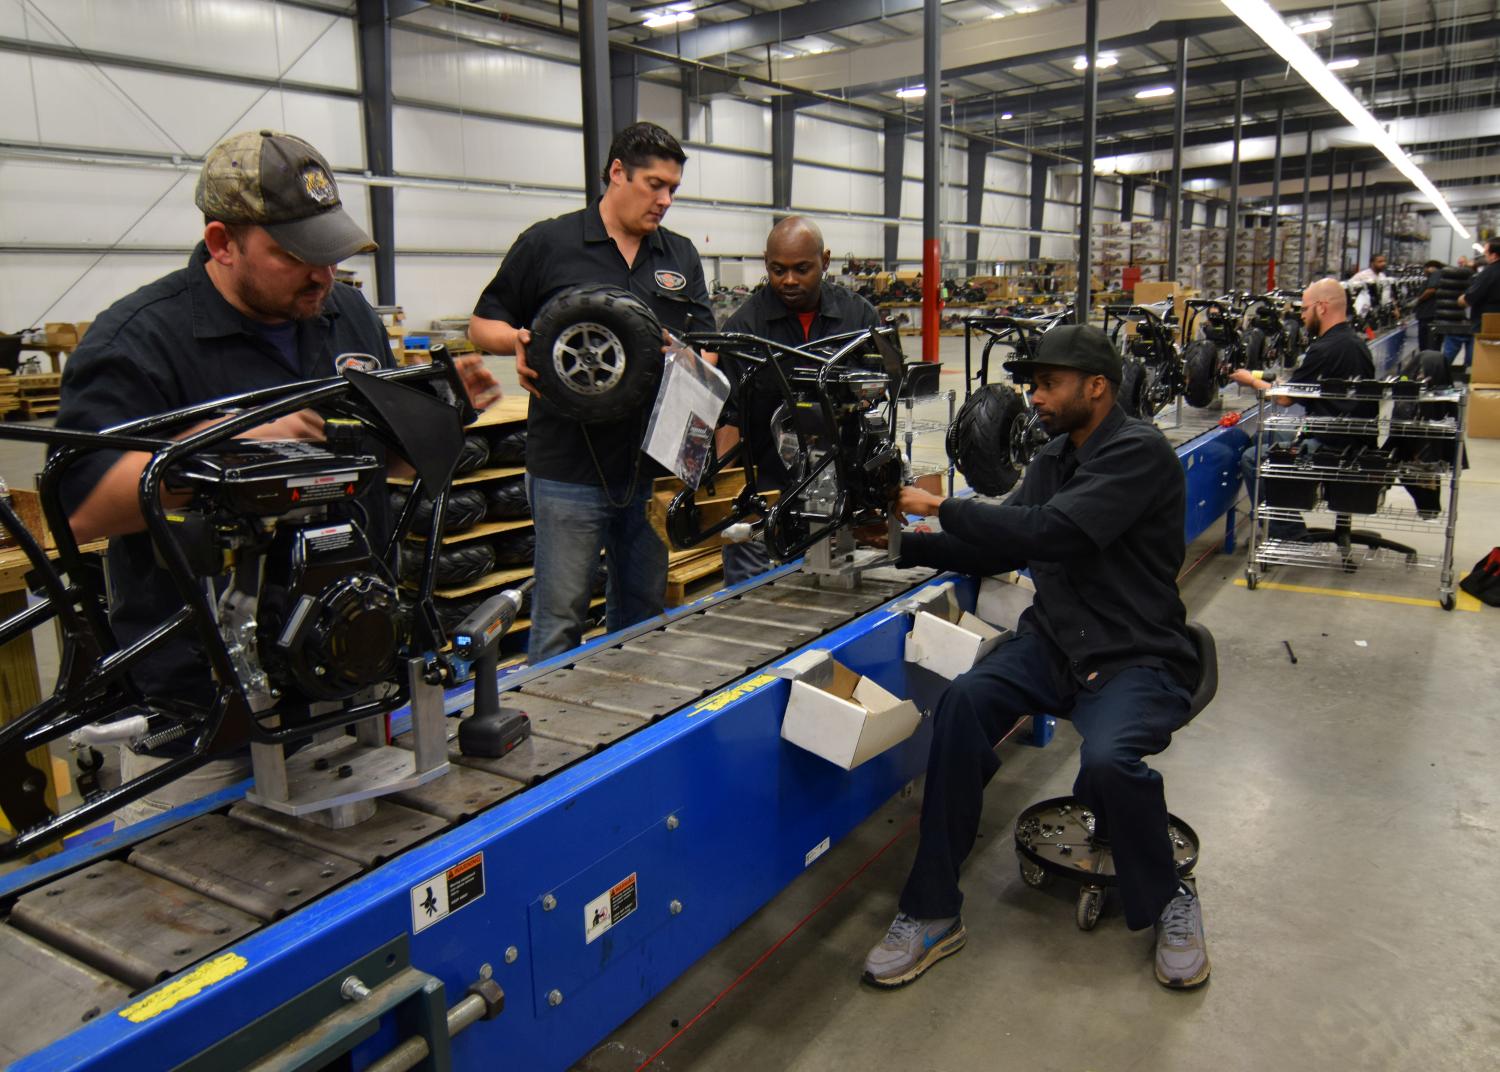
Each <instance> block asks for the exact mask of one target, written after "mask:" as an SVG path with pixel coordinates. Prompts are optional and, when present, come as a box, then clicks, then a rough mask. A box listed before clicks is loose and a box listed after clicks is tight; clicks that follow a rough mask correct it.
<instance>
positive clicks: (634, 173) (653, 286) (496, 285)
mask: <svg viewBox="0 0 1500 1072" xmlns="http://www.w3.org/2000/svg"><path fill="white" fill-rule="evenodd" d="M686 160H687V155H686V154H685V153H683V151H682V146H681V145H679V144H678V143H677V139H676V138H674V137H672V135H671V134H669V133H668V132H667V131H665V130H663V129H662V128H661V127H659V126H657V125H656V124H654V123H636V124H634V125H632V126H628V127H626V128H625V129H624V130H622V131H621V132H620V133H619V134H617V135H615V139H614V142H613V143H612V144H611V145H610V147H609V163H608V165H607V166H606V171H605V174H604V176H603V179H604V194H603V196H602V197H600V198H599V200H598V201H595V202H594V203H592V204H590V205H589V206H588V207H587V208H585V209H581V210H580V211H578V212H570V213H568V214H566V215H564V216H558V217H556V218H555V219H550V220H543V221H542V222H541V223H537V224H534V225H532V226H531V227H529V228H528V229H527V230H526V231H525V233H523V234H522V235H521V236H520V237H519V238H518V239H516V243H515V245H513V246H512V247H511V248H510V250H509V251H508V252H507V253H506V255H505V260H504V261H503V262H502V263H501V265H500V270H499V271H498V272H496V273H495V278H494V279H493V280H491V281H490V284H489V286H487V287H485V289H484V293H483V294H481V295H480V296H479V302H478V304H477V305H476V306H475V307H474V315H473V316H472V317H471V318H470V320H469V338H470V339H472V340H473V341H474V344H475V345H476V346H479V347H481V348H482V349H485V350H489V351H490V352H492V353H497V354H515V355H516V373H517V375H519V376H520V379H521V386H522V387H524V388H526V390H527V391H529V392H531V396H532V398H531V404H530V407H529V409H528V410H527V420H526V494H527V497H528V498H529V499H530V500H531V516H532V520H533V523H534V525H535V528H536V563H535V573H536V588H535V589H534V590H533V591H532V596H531V633H530V636H529V637H528V649H527V655H528V658H529V659H530V661H531V662H532V663H533V664H535V663H538V662H541V661H542V660H543V659H548V658H551V657H552V656H554V655H558V654H561V653H562V652H564V651H567V650H569V649H570V648H575V647H577V646H578V642H579V640H580V639H582V636H583V622H584V617H585V616H586V615H587V613H588V606H589V597H590V594H591V589H592V585H593V580H594V575H595V573H596V571H597V570H598V568H599V552H600V551H601V550H603V551H604V552H605V557H606V561H607V565H608V569H609V580H608V591H607V599H606V603H607V607H606V611H605V615H606V625H607V627H608V628H609V629H610V631H611V632H613V631H614V630H616V629H623V628H625V627H626V626H627V625H631V624H634V623H635V622H638V621H641V620H642V619H645V618H650V617H654V616H655V615H657V614H660V613H661V611H662V604H663V601H664V600H665V597H666V584H667V548H666V545H665V544H663V543H662V541H661V539H660V538H659V537H658V536H657V535H656V532H655V531H654V530H653V529H652V528H651V525H650V523H649V522H648V521H647V520H646V503H647V502H648V501H649V499H650V497H651V481H652V478H653V477H654V476H656V475H658V474H660V473H661V472H662V471H663V470H661V468H660V467H658V466H656V464H655V463H654V462H650V461H649V460H648V459H646V457H645V456H644V455H643V454H642V453H641V443H642V441H643V440H644V438H645V433H646V422H647V420H648V419H649V418H650V415H651V405H650V403H648V404H647V405H645V406H644V407H642V411H641V412H640V414H638V415H637V416H633V417H629V418H626V419H625V420H622V421H614V422H610V423H604V424H592V425H589V426H587V427H585V426H584V425H582V424H580V423H579V422H577V421H575V420H571V419H569V418H567V417H564V416H563V415H562V414H561V413H559V412H558V411H557V410H556V409H555V408H554V407H552V406H550V405H548V403H547V401H546V400H545V399H544V398H542V397H541V395H540V394H538V393H537V389H536V384H535V379H536V373H535V372H533V371H532V369H531V364H529V363H528V362H530V363H535V362H537V361H551V360H553V356H552V355H551V354H530V355H528V354H527V353H526V346H527V345H528V344H529V343H530V342H531V332H530V331H528V330H527V326H528V325H529V324H530V323H531V321H532V319H533V318H534V317H535V316H536V314H537V312H538V311H539V310H540V309H541V308H542V306H543V305H545V304H546V303H547V300H548V299H549V298H551V297H552V296H553V295H554V294H556V293H557V292H558V291H560V290H564V289H566V288H568V287H576V286H581V285H583V284H589V283H608V284H611V285H613V286H617V287H620V288H622V289H625V290H628V291H630V292H631V293H632V294H634V295H635V296H636V297H638V298H640V299H642V300H643V301H645V303H646V304H647V305H649V306H650V307H651V310H652V311H653V312H654V313H655V314H656V318H657V319H658V320H659V321H661V324H662V327H664V328H666V329H667V330H669V331H671V332H673V333H675V334H677V335H682V334H684V333H686V332H689V331H712V330H713V328H714V317H713V310H712V308H711V307H710V306H709V303H708V285H707V283H706V282H705V281H704V278H703V265H702V263H701V262H700V261H699V259H698V251H697V250H696V249H694V248H693V244H692V242H690V241H689V240H688V239H686V238H684V237H682V236H681V235H678V234H674V233H673V232H671V231H669V230H667V229H666V228H665V227H663V226H662V225H661V221H662V217H663V216H665V215H666V212H667V209H669V208H670V207H671V205H672V197H673V195H674V194H675V193H676V192H677V187H678V185H679V184H680V183H681V182H682V166H683V164H684V163H685V162H686Z"/></svg>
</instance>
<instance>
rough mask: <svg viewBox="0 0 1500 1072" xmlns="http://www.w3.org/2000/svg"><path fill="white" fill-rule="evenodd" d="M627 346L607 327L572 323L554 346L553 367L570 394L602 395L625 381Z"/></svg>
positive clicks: (561, 333)
mask: <svg viewBox="0 0 1500 1072" xmlns="http://www.w3.org/2000/svg"><path fill="white" fill-rule="evenodd" d="M625 364H626V356H625V344H624V343H622V342H621V341H620V337H619V336H618V335H616V334H615V333H614V332H613V331H610V330H609V328H607V327H605V326H604V325H603V324H595V323H593V322H591V321H584V322H582V323H578V324H569V325H568V326H567V327H565V328H563V330H562V331H561V332H559V333H558V336H557V341H556V342H554V343H553V344H552V367H553V368H554V369H556V370H557V375H558V378H559V379H561V380H562V382H563V383H565V384H566V385H567V386H568V389H569V390H570V391H573V392H574V393H575V394H580V395H602V394H607V393H608V392H610V391H612V390H614V389H615V388H616V387H618V386H619V384H620V381H621V380H622V379H624V378H625Z"/></svg>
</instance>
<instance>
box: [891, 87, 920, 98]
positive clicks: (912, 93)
mask: <svg viewBox="0 0 1500 1072" xmlns="http://www.w3.org/2000/svg"><path fill="white" fill-rule="evenodd" d="M896 96H898V97H900V98H901V99H902V100H911V99H912V98H914V97H925V96H927V87H926V86H907V87H905V88H904V89H898V90H896Z"/></svg>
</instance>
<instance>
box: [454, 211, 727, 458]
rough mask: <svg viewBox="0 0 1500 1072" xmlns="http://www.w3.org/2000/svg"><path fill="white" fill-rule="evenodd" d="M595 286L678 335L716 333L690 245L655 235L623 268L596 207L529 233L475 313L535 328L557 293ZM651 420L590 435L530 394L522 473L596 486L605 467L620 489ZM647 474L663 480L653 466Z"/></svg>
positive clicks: (592, 430) (603, 427)
mask: <svg viewBox="0 0 1500 1072" xmlns="http://www.w3.org/2000/svg"><path fill="white" fill-rule="evenodd" d="M590 283H605V284H609V285H611V286H616V287H619V288H621V289H622V290H628V291H630V292H631V293H632V294H634V295H635V296H636V297H638V298H640V299H642V300H643V301H645V303H646V304H647V305H649V306H650V307H651V311H652V312H654V313H655V314H656V318H657V320H659V321H661V325H662V327H664V328H666V329H667V330H669V331H671V332H672V333H674V334H676V335H683V334H686V333H687V332H689V331H712V330H713V328H714V314H713V309H712V308H711V307H710V305H709V303H708V284H707V283H706V282H705V281H704V278H703V265H702V262H700V261H699V259H698V251H697V250H696V249H694V248H693V243H692V242H690V241H689V240H688V239H686V238H684V237H683V236H682V235H679V234H675V233H673V232H672V231H669V230H667V229H666V228H665V227H658V228H657V229H656V230H655V231H653V232H652V233H651V234H649V235H647V236H646V237H645V238H643V239H641V246H640V249H639V251H638V252H637V253H636V257H635V263H634V264H633V265H627V264H626V263H625V258H624V256H623V255H621V253H620V249H619V247H618V246H616V245H615V240H614V239H613V238H611V237H610V236H609V233H608V232H607V231H606V230H605V229H604V220H603V219H601V218H600V216H599V203H598V202H597V201H595V202H594V203H593V204H591V205H589V207H588V208H586V209H580V210H579V211H577V212H569V213H568V214H567V215H564V216H557V217H555V218H553V219H550V220H543V221H542V222H541V223H536V224H533V225H532V226H530V227H528V228H527V229H526V231H525V232H523V233H522V235H521V237H519V238H517V239H516V242H515V245H513V246H511V247H510V249H509V251H507V252H506V254H505V259H504V261H502V262H501V264H500V270H499V271H497V272H496V273H495V278H494V279H492V280H490V283H489V286H487V287H485V288H484V293H482V294H481V295H479V302H478V304H477V305H475V306H474V315H475V316H478V317H483V318H484V319H486V320H502V321H504V322H505V323H507V324H510V325H511V326H512V327H518V328H529V327H530V326H531V322H532V320H533V319H534V318H535V317H536V314H537V313H538V312H539V311H540V310H541V308H542V306H543V305H545V304H547V300H548V299H549V298H551V297H552V296H553V295H554V294H556V293H557V292H558V291H560V290H563V289H565V288H568V287H576V286H582V285H585V284H590ZM527 357H528V360H529V361H530V362H531V363H533V364H535V363H536V362H537V361H541V360H544V359H545V358H544V357H543V355H540V354H528V355H527ZM653 401H654V400H653ZM650 412H651V403H650V402H648V403H647V404H646V405H645V407H643V412H642V413H641V414H640V415H638V416H634V417H629V418H627V419H625V420H623V421H613V422H609V423H605V424H591V425H589V426H588V431H587V435H585V432H584V426H583V425H581V424H579V423H578V422H577V421H575V420H572V419H570V418H568V417H564V416H563V415H562V414H561V413H559V412H558V411H557V410H556V409H554V408H553V407H552V406H550V405H548V404H547V403H546V402H544V401H543V400H541V399H539V398H537V397H536V396H535V395H533V396H531V400H530V404H529V408H528V411H527V420H526V469H527V471H528V472H529V473H531V474H532V475H533V476H537V477H541V478H542V479H544V480H561V481H565V482H567V483H570V484H591V485H595V486H597V485H598V484H599V482H600V480H599V477H600V471H601V469H602V471H603V475H604V477H605V479H606V481H607V482H608V484H610V485H611V486H613V487H617V488H622V487H624V486H625V485H627V484H629V482H630V479H631V476H632V474H633V473H634V472H635V467H636V465H637V464H638V459H640V458H642V457H643V456H642V455H641V452H640V448H641V443H642V441H643V440H644V439H645V433H646V420H647V418H648V417H649V416H650ZM591 448H592V449H591ZM595 457H597V459H598V464H597V465H596V464H595V460H594V459H595ZM651 471H652V472H660V470H659V469H657V468H654V467H653V468H652V470H651Z"/></svg>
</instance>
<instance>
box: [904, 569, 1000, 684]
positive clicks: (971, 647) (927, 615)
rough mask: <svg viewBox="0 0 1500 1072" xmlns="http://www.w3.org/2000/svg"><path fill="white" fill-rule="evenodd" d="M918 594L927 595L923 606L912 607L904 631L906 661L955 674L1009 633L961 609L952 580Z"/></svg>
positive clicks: (945, 674) (943, 673)
mask: <svg viewBox="0 0 1500 1072" xmlns="http://www.w3.org/2000/svg"><path fill="white" fill-rule="evenodd" d="M921 595H922V596H926V598H925V599H923V601H922V602H923V606H922V607H921V608H920V609H916V610H915V613H914V615H913V620H912V630H911V632H910V633H907V634H906V661H907V662H909V663H914V664H915V665H917V666H920V667H923V668H924V669H927V670H931V671H932V672H933V673H935V674H937V675H939V676H940V677H945V678H947V679H948V680H950V681H951V680H953V679H954V678H956V677H958V675H959V674H962V673H963V672H964V671H965V670H968V669H969V668H970V667H972V666H973V665H974V664H975V663H977V662H978V661H979V660H980V659H982V658H984V657H985V656H986V655H988V654H989V653H990V651H991V650H992V649H993V648H994V647H995V645H996V644H998V643H1000V641H1002V640H1004V639H1005V638H1006V636H1007V635H1008V633H1009V630H1001V629H996V628H995V627H994V626H992V625H990V624H989V623H988V622H984V621H981V620H980V619H979V618H977V617H975V616H974V615H972V614H970V613H969V612H968V611H965V610H960V609H959V606H958V599H957V598H956V597H955V595H954V591H953V585H952V583H951V582H949V583H946V584H941V585H938V586H937V587H936V588H933V589H929V590H928V591H927V592H924V593H922V594H921ZM919 598H920V597H919Z"/></svg>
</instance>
